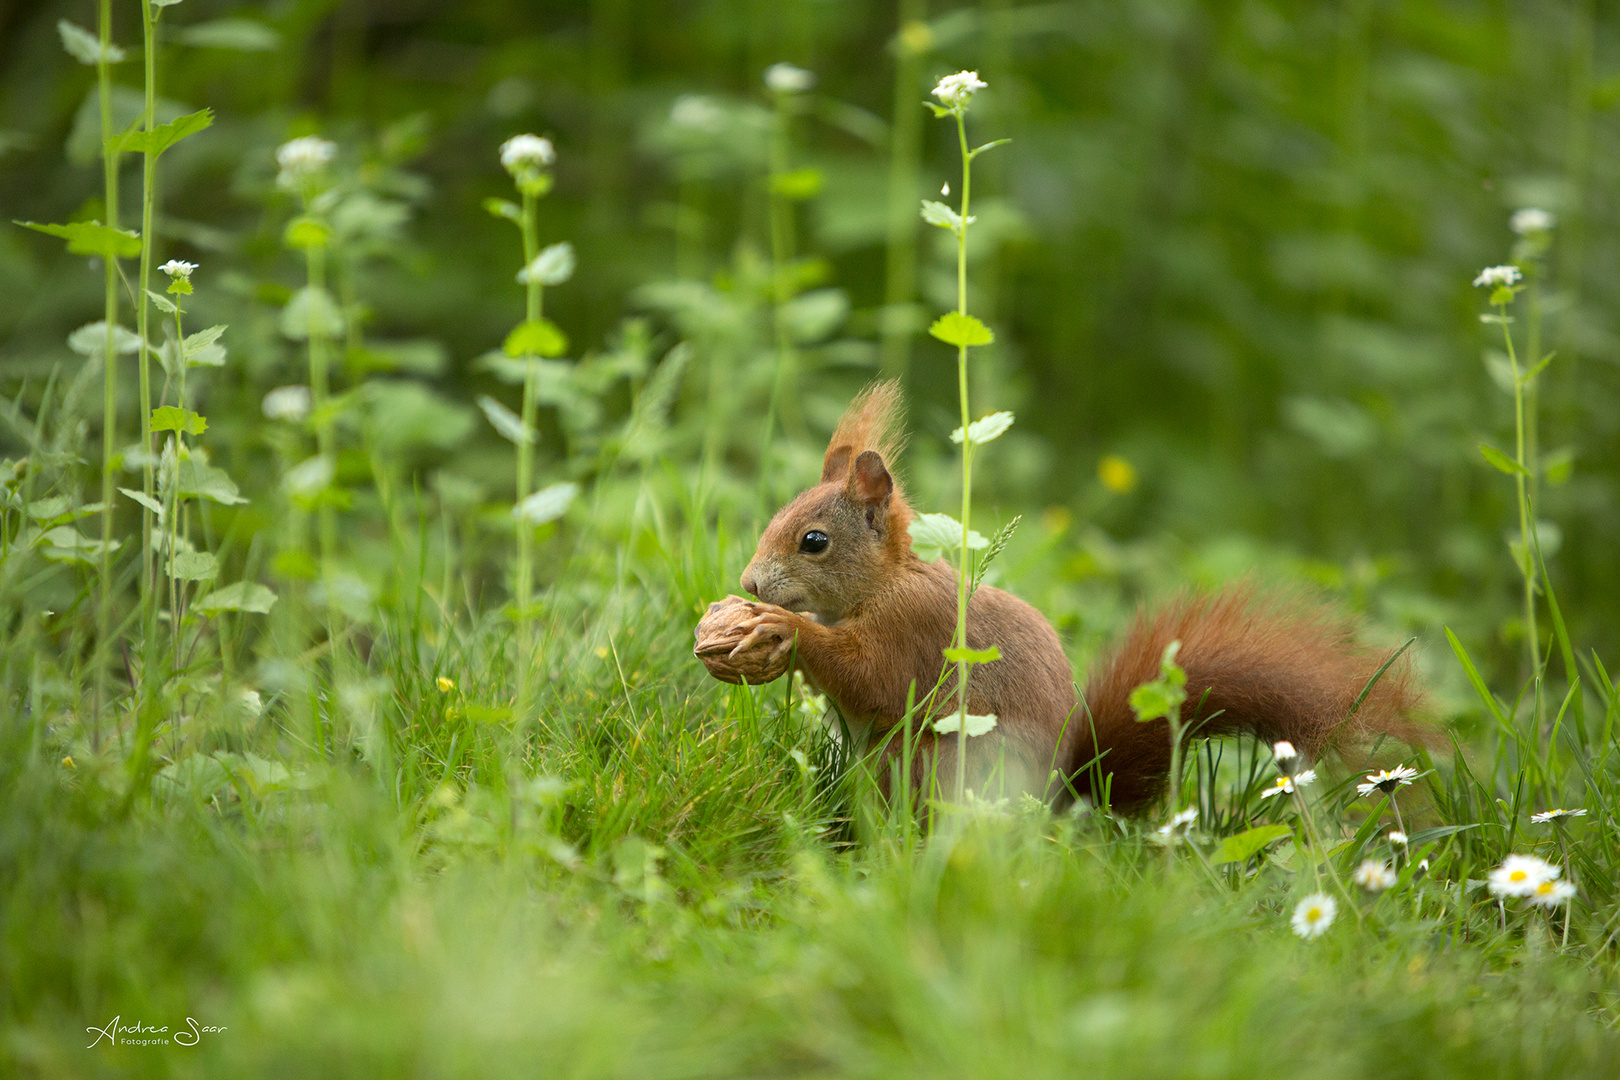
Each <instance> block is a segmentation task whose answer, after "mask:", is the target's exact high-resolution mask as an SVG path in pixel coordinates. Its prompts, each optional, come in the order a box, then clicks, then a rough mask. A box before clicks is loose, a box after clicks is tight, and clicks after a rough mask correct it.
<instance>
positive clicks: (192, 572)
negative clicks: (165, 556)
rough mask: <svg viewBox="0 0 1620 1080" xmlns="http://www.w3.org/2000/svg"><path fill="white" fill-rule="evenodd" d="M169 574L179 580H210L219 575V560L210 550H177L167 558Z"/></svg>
mask: <svg viewBox="0 0 1620 1080" xmlns="http://www.w3.org/2000/svg"><path fill="white" fill-rule="evenodd" d="M169 576H170V577H174V578H179V579H180V580H181V581H212V580H213V579H214V578H216V577H218V576H219V560H218V559H216V558H215V557H214V555H213V553H212V552H207V551H179V552H176V553H175V555H174V558H172V559H170V560H169Z"/></svg>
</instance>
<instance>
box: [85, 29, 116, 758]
mask: <svg viewBox="0 0 1620 1080" xmlns="http://www.w3.org/2000/svg"><path fill="white" fill-rule="evenodd" d="M98 29H99V31H100V36H101V56H100V58H99V59H98V60H97V61H96V86H97V89H98V92H99V94H100V99H101V166H102V169H101V172H102V175H101V180H102V201H103V202H104V203H106V208H105V217H106V221H107V227H108V228H111V229H116V228H118V151H117V150H116V149H115V148H114V147H113V125H112V70H111V65H110V64H109V63H108V62H107V54H108V52H109V51H111V49H112V0H101V3H100V22H99V25H98ZM103 265H104V270H105V280H104V281H103V288H104V289H105V301H106V303H105V309H104V313H103V315H102V319H103V320H104V321H105V322H106V324H107V343H106V346H105V349H104V351H103V353H102V363H103V364H104V370H103V371H102V396H101V579H100V581H99V583H98V584H99V587H100V592H99V600H98V603H97V608H96V648H95V665H96V698H95V708H94V711H93V712H92V714H91V715H92V717H93V720H92V727H91V729H90V745H91V747H92V748H93V749H96V750H99V749H100V748H101V721H102V716H103V714H104V713H105V710H106V707H107V650H108V649H110V648H111V647H112V576H113V575H112V534H113V495H114V494H115V492H114V487H113V459H114V458H115V457H116V456H117V453H118V350H117V347H116V343H115V341H114V339H113V327H115V326H117V325H118V260H117V259H116V258H114V257H113V256H111V255H109V256H107V257H106V259H105V261H104V264H103Z"/></svg>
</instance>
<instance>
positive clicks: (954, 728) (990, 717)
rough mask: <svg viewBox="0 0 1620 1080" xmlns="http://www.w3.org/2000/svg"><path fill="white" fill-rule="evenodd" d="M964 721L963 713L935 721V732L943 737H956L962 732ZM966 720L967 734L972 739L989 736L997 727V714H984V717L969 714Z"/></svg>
mask: <svg viewBox="0 0 1620 1080" xmlns="http://www.w3.org/2000/svg"><path fill="white" fill-rule="evenodd" d="M963 719H964V717H963V716H962V714H961V713H952V714H951V715H949V716H946V717H942V718H940V719H938V720H935V721H934V730H935V731H937V732H938V733H939V734H941V735H955V734H956V733H957V732H958V731H960V730H962V727H963V724H962V721H963ZM965 719H966V720H967V725H966V726H967V734H968V738H970V739H975V738H978V737H979V736H980V735H987V734H989V733H990V732H991V731H994V730H995V727H996V714H995V713H984V714H983V715H974V714H973V713H968V714H967V716H966V718H965Z"/></svg>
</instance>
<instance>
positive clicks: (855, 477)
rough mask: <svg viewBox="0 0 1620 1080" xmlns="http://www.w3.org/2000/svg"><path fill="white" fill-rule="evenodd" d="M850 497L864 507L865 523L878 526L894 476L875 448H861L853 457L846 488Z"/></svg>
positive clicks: (883, 513) (887, 500)
mask: <svg viewBox="0 0 1620 1080" xmlns="http://www.w3.org/2000/svg"><path fill="white" fill-rule="evenodd" d="M846 491H847V493H848V494H849V496H850V498H852V499H854V500H855V501H856V502H858V503H860V504H861V505H862V506H863V507H864V508H865V509H866V523H867V524H868V525H870V526H871V527H872V528H874V529H876V528H878V527H879V523H880V522H881V521H882V520H883V517H884V515H885V514H887V513H888V510H889V496H891V495H893V494H894V477H892V476H890V475H889V470H888V468H887V467H886V466H885V465H884V464H883V456H882V455H881V454H879V453H878V452H877V451H876V450H863V451H861V456H860V457H858V458H856V459H855V469H854V471H853V472H851V473H850V474H849V486H848V487H847V488H846Z"/></svg>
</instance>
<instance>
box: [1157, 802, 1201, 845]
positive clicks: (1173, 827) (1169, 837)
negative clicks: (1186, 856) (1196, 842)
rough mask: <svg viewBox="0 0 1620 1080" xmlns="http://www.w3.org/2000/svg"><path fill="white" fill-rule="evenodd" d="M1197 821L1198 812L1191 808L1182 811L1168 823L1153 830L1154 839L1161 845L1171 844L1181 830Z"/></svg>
mask: <svg viewBox="0 0 1620 1080" xmlns="http://www.w3.org/2000/svg"><path fill="white" fill-rule="evenodd" d="M1197 820H1198V811H1197V810H1196V809H1193V808H1188V809H1186V810H1183V811H1182V812H1181V813H1179V814H1177V815H1175V816H1174V817H1172V818H1171V819H1170V820H1169V821H1167V822H1165V823H1164V824H1163V825H1160V826H1159V827H1158V828H1157V829H1155V830H1154V837H1155V839H1156V840H1157V841H1158V842H1159V843H1161V844H1169V843H1173V842H1174V841H1175V839H1176V838H1177V836H1179V835H1180V834H1181V832H1182V831H1183V830H1185V829H1186V828H1188V827H1189V826H1191V825H1192V824H1193V822H1195V821H1197Z"/></svg>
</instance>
